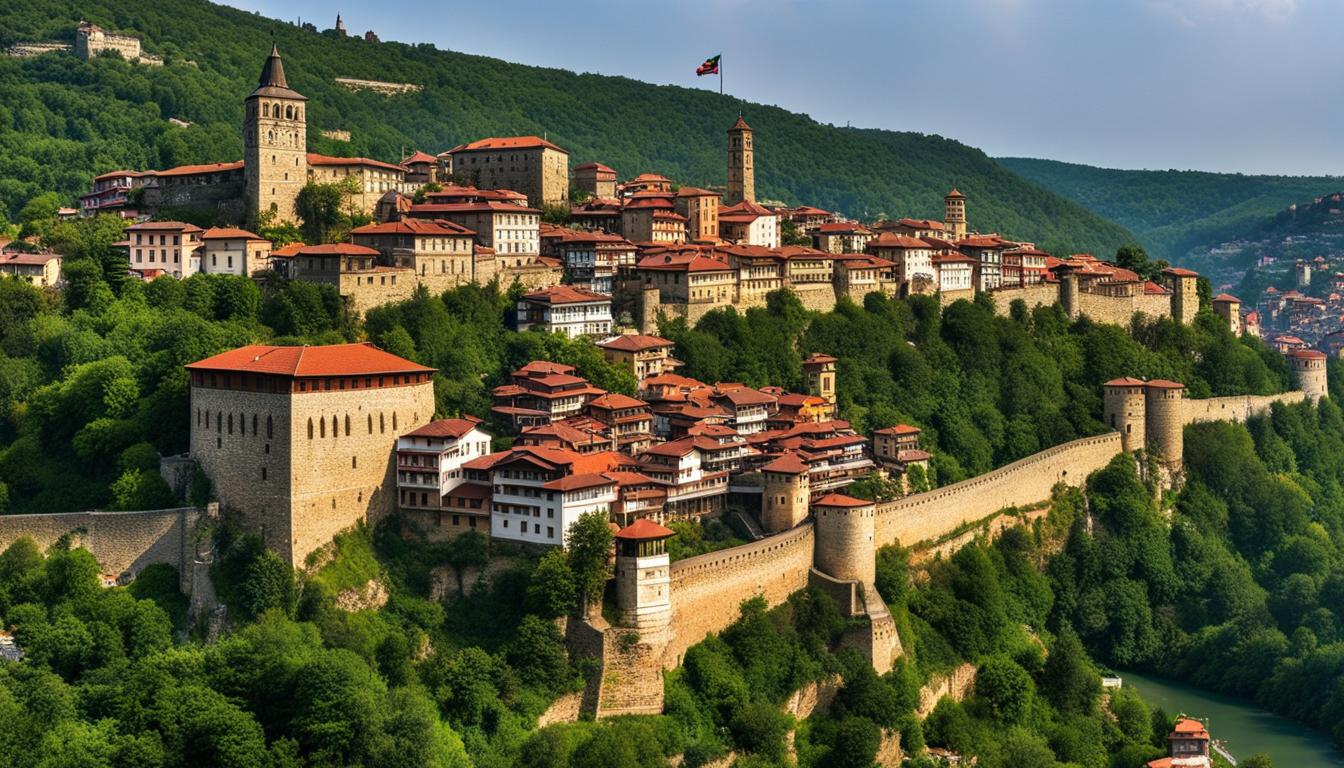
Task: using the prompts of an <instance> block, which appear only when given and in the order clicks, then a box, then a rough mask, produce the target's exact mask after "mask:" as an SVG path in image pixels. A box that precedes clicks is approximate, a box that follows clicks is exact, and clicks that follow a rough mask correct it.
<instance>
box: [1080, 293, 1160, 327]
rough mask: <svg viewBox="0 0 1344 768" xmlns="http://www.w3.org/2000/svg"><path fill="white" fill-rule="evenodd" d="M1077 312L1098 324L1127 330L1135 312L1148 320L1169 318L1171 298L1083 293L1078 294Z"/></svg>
mask: <svg viewBox="0 0 1344 768" xmlns="http://www.w3.org/2000/svg"><path fill="white" fill-rule="evenodd" d="M1078 311H1079V314H1083V315H1087V316H1088V317H1090V318H1092V319H1093V320H1095V321H1097V322H1099V323H1112V324H1114V325H1119V326H1121V327H1124V328H1128V327H1129V321H1130V320H1131V319H1133V317H1134V313H1135V312H1139V313H1141V314H1144V315H1147V316H1148V317H1150V318H1155V317H1170V316H1171V297H1170V296H1167V295H1165V294H1153V295H1148V294H1142V295H1138V296H1103V295H1101V294H1097V293H1087V292H1085V291H1084V292H1080V293H1079V294H1078Z"/></svg>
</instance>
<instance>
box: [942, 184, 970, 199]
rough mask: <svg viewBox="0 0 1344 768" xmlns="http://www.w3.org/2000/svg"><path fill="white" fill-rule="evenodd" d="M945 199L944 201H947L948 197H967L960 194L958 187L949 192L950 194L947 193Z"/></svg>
mask: <svg viewBox="0 0 1344 768" xmlns="http://www.w3.org/2000/svg"><path fill="white" fill-rule="evenodd" d="M943 197H944V199H946V198H948V197H965V195H963V194H961V192H960V191H959V190H958V189H957V188H956V187H953V188H952V191H951V192H948V193H947V194H946V195H944V196H943Z"/></svg>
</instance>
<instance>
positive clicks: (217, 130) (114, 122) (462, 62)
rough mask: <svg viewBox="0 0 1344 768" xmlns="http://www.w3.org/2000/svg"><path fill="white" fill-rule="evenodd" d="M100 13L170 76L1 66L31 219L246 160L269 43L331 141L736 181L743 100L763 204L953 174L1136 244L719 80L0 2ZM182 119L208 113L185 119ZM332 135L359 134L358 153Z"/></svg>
mask: <svg viewBox="0 0 1344 768" xmlns="http://www.w3.org/2000/svg"><path fill="white" fill-rule="evenodd" d="M81 18H87V19H89V20H91V21H94V22H96V23H98V24H101V25H103V26H104V27H105V28H108V29H114V30H119V31H126V32H133V33H135V34H137V35H138V36H140V37H141V39H142V40H143V41H144V46H145V48H146V50H148V51H149V52H152V53H155V54H160V55H162V56H164V57H165V59H166V60H167V62H168V63H167V66H164V67H141V66H133V65H130V64H127V63H125V62H122V61H120V60H118V59H117V58H115V57H111V58H104V59H102V60H98V61H94V62H89V63H85V62H81V61H79V60H77V59H75V58H74V57H73V56H70V55H68V54H48V55H45V56H42V57H38V58H34V59H13V58H3V59H0V92H3V93H4V97H3V99H2V100H0V211H8V215H9V216H10V218H11V219H12V218H14V217H15V215H16V214H17V211H18V210H19V208H20V207H21V206H22V205H23V203H24V202H25V201H26V200H27V199H28V198H30V197H32V196H33V195H35V194H37V193H40V192H44V191H47V190H53V189H54V190H57V191H59V192H61V193H62V194H64V195H68V196H70V197H71V198H72V199H73V197H74V196H75V195H77V194H79V193H80V192H82V191H85V190H86V189H87V187H88V183H89V179H90V177H91V176H93V175H94V174H96V173H100V172H103V171H107V170H111V169H114V168H120V167H131V168H164V167H170V166H173V165H178V164H184V163H196V162H207V161H229V160H235V159H237V158H239V157H241V155H242V139H241V136H240V126H241V124H242V120H243V111H242V110H243V104H242V99H243V97H244V96H245V95H246V94H247V93H248V92H250V90H251V89H252V88H253V87H254V84H255V82H256V77H257V73H258V71H259V70H260V67H261V63H262V61H263V59H264V57H265V55H266V52H267V50H268V49H269V42H270V37H271V35H272V34H274V36H275V39H276V42H277V43H278V44H279V46H280V50H281V52H282V54H283V56H284V58H285V70H286V73H287V74H288V76H289V81H290V84H291V85H292V86H293V87H295V88H296V89H297V90H298V91H300V92H301V93H303V94H305V95H307V96H308V97H309V99H311V101H310V102H309V125H308V128H309V130H308V136H309V144H310V147H311V148H312V149H314V150H316V151H321V152H326V153H331V154H342V155H364V156H369V157H374V158H378V159H382V160H396V159H399V155H400V153H401V152H402V151H403V149H404V150H407V151H409V150H410V149H413V148H421V149H424V150H427V151H432V152H438V151H442V150H443V149H447V148H449V147H452V146H454V145H456V144H458V143H460V142H463V141H467V140H470V139H475V138H480V137H482V136H489V135H501V134H502V135H510V134H538V135H541V134H547V135H548V137H549V138H550V139H551V140H552V141H554V142H557V143H559V144H560V145H561V146H564V147H566V148H567V149H569V150H570V152H571V153H572V154H571V163H572V164H578V163H582V162H586V161H589V160H600V161H602V162H605V163H607V164H609V165H612V166H613V167H615V168H616V169H617V170H618V171H619V172H620V173H621V174H622V175H623V176H625V177H630V176H633V175H635V174H637V173H640V172H643V171H654V172H659V173H664V174H668V175H670V176H672V177H674V178H676V179H679V180H681V181H683V182H685V183H689V184H716V183H717V184H721V183H723V181H724V175H725V156H724V152H725V142H726V135H725V131H726V130H727V128H728V126H729V125H731V124H732V122H733V120H734V119H735V117H736V115H737V113H738V111H739V110H741V111H742V112H743V113H744V114H745V116H746V118H747V120H748V122H750V123H751V125H752V127H753V128H755V129H756V146H757V148H758V152H757V157H756V161H757V189H758V190H759V193H760V194H761V196H762V197H764V198H777V199H780V200H783V201H785V202H788V203H791V204H797V203H803V202H806V203H809V204H813V205H819V206H821V207H823V208H827V209H830V210H839V211H843V212H845V213H847V214H850V215H855V216H864V217H872V216H877V215H879V214H882V213H890V214H895V215H908V216H920V217H927V216H938V217H941V215H942V196H943V194H945V193H946V192H947V189H948V187H949V186H951V184H952V183H953V182H954V181H955V183H956V184H957V186H958V187H959V188H960V189H961V190H962V191H963V192H965V193H966V194H967V195H968V196H969V198H970V217H971V221H972V224H973V225H974V226H976V227H978V228H980V229H982V230H997V231H1000V232H1003V233H1005V234H1008V235H1010V236H1014V237H1019V238H1024V239H1032V240H1035V241H1037V242H1038V244H1040V245H1042V246H1044V247H1051V248H1057V249H1059V250H1091V251H1095V252H1098V253H1111V252H1113V251H1114V250H1115V248H1116V247H1117V246H1119V245H1122V244H1124V243H1126V242H1130V241H1132V240H1133V238H1132V236H1131V235H1130V234H1129V233H1128V232H1126V231H1125V230H1124V229H1123V228H1122V227H1119V226H1117V225H1115V224H1113V223H1111V222H1109V221H1106V220H1105V219H1103V218H1101V217H1100V216H1097V215H1095V214H1093V213H1091V212H1089V211H1087V210H1085V209H1084V208H1083V207H1082V206H1079V205H1077V204H1075V203H1073V202H1071V201H1068V200H1066V199H1064V198H1062V197H1060V196H1058V195H1055V194H1053V193H1051V192H1048V191H1046V190H1044V189H1042V188H1040V187H1037V186H1035V185H1034V184H1031V183H1028V182H1025V181H1023V180H1022V179H1021V178H1020V177H1018V176H1017V175H1015V174H1013V173H1011V172H1010V171H1008V170H1006V169H1005V168H1004V167H1003V166H1001V165H999V164H998V163H995V162H994V161H993V160H991V159H990V158H989V157H987V156H986V155H985V154H984V153H983V152H981V151H979V150H977V149H974V148H971V147H967V146H965V145H963V144H960V143H957V142H955V141H952V140H949V139H944V138H942V137H938V136H925V135H920V134H914V133H896V132H891V131H881V130H859V129H847V128H845V129H842V128H835V127H831V126H827V125H822V124H819V123H817V122H815V121H813V120H811V119H810V118H808V117H806V116H805V115H799V114H794V113H791V112H787V111H785V110H782V109H779V108H776V107H767V106H761V105H756V104H750V103H743V102H741V101H739V100H738V99H737V98H734V97H732V96H720V95H719V94H716V93H712V92H709V91H704V90H693V89H687V88H680V87H670V86H654V85H649V84H646V83H640V82H636V81H634V80H630V79H626V78H620V77H605V76H597V75H579V74H575V73H572V72H567V71H563V70H556V69H542V68H537V67H528V66H523V65H519V64H512V63H508V62H504V61H499V60H497V59H490V58H485V57H481V56H469V55H465V54H460V53H453V52H448V51H440V50H437V49H435V48H434V47H433V46H431V45H416V46H412V45H405V44H401V43H391V42H388V43H376V44H375V43H367V42H364V41H363V40H362V39H356V38H346V39H341V38H337V37H335V36H334V35H326V34H316V33H312V32H305V31H303V30H301V29H299V28H297V27H294V26H292V25H290V24H287V23H284V22H280V21H276V20H272V19H266V18H263V17H260V16H256V15H252V14H248V13H244V12H242V11H238V10H234V9H231V8H225V7H221V6H217V5H211V4H209V3H205V2H199V1H198V0H149V1H148V2H131V1H130V0H92V1H91V2H86V3H79V4H73V3H34V2H31V0H21V1H20V2H17V3H6V4H4V6H3V7H0V46H8V45H10V44H12V43H14V42H18V41H29V40H47V39H64V40H70V39H72V37H73V34H74V26H75V24H76V23H77V22H78V21H79V20H80V19H81ZM341 76H346V77H357V78H368V79H377V80H386V81H395V82H410V83H417V84H422V85H423V86H424V90H423V91H421V92H419V93H412V94H406V95H401V96H393V97H386V96H379V95H376V94H372V93H368V92H360V93H352V92H349V91H346V90H344V89H342V88H340V87H338V86H337V85H335V84H334V82H333V78H335V77H341ZM169 117H176V118H179V119H182V120H186V121H190V122H191V123H193V125H192V126H190V127H189V128H177V127H173V126H171V125H170V124H169V123H168V122H167V119H168V118H169ZM324 129H341V130H348V131H350V132H351V134H352V139H351V141H350V142H349V143H348V144H347V143H344V142H336V141H332V140H329V139H325V138H323V137H322V136H321V132H322V130H324Z"/></svg>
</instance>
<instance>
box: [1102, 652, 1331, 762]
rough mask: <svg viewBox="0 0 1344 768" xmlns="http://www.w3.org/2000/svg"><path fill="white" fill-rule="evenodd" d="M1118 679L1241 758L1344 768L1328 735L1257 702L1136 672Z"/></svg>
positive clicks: (1150, 702)
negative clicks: (1190, 720) (1204, 727)
mask: <svg viewBox="0 0 1344 768" xmlns="http://www.w3.org/2000/svg"><path fill="white" fill-rule="evenodd" d="M1120 677H1121V678H1123V680H1124V684H1125V685H1126V686H1129V687H1133V688H1135V689H1136V690H1138V692H1139V695H1140V696H1142V697H1143V700H1144V701H1146V702H1148V704H1149V706H1153V707H1161V708H1162V709H1163V710H1165V711H1166V713H1167V714H1168V715H1172V716H1174V715H1177V714H1179V713H1185V714H1186V715H1189V716H1190V717H1197V718H1199V719H1201V720H1204V721H1205V722H1206V723H1208V727H1209V733H1210V734H1211V735H1212V736H1213V738H1215V739H1219V740H1221V741H1222V742H1223V743H1224V745H1225V746H1226V747H1227V750H1228V751H1229V752H1231V753H1232V756H1233V757H1235V758H1237V759H1238V760H1244V759H1246V758H1248V757H1250V756H1251V755H1253V754H1255V753H1257V752H1264V753H1265V754H1267V755H1269V756H1270V757H1271V758H1273V760H1274V765H1276V766H1278V768H1337V767H1338V766H1344V754H1341V753H1339V752H1337V751H1335V748H1334V746H1333V745H1332V744H1331V742H1330V738H1329V737H1328V736H1326V735H1325V734H1323V733H1321V732H1320V731H1316V730H1313V729H1311V728H1308V727H1307V726H1305V725H1302V724H1301V723H1299V722H1297V721H1296V720H1289V719H1288V718H1286V717H1279V716H1278V715H1275V714H1271V713H1270V712H1267V711H1265V710H1263V709H1261V708H1260V707H1258V706H1256V705H1255V704H1254V703H1253V702H1248V701H1246V700H1244V699H1236V698H1232V697H1230V696H1223V695H1221V694H1217V693H1210V692H1208V691H1204V690H1201V689H1199V688H1195V687H1193V686H1189V685H1186V684H1184V683H1177V682H1173V681H1171V680H1163V679H1161V678H1155V677H1148V676H1146V675H1138V674H1135V673H1133V672H1121V673H1120Z"/></svg>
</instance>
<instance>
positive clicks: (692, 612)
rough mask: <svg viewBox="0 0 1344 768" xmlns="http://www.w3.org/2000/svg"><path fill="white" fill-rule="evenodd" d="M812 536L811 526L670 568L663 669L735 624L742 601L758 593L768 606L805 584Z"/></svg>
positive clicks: (806, 525)
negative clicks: (671, 632)
mask: <svg viewBox="0 0 1344 768" xmlns="http://www.w3.org/2000/svg"><path fill="white" fill-rule="evenodd" d="M814 536H815V533H814V531H813V528H812V523H810V522H807V523H804V524H802V525H800V526H798V527H797V528H794V529H793V530H790V531H786V532H784V533H781V534H778V535H776V536H770V537H767V538H764V539H761V540H760V541H754V542H752V543H750V544H743V545H741V546H737V547H732V548H731V549H723V550H719V551H718V552H710V553H708V554H704V555H698V556H696V557H688V558H686V559H685V560H678V561H677V562H675V563H673V564H672V611H673V615H672V626H673V628H674V632H675V635H674V637H673V638H672V640H671V641H670V642H669V643H668V647H667V651H666V652H665V653H664V655H663V666H664V667H665V668H672V667H676V666H678V665H680V664H681V657H682V655H683V654H684V653H685V652H686V649H687V648H690V647H691V646H692V645H695V644H696V643H698V642H700V641H701V640H703V639H704V638H705V636H706V635H708V634H709V633H711V632H718V631H719V630H721V629H723V628H724V627H727V626H728V625H729V624H732V623H733V622H734V621H736V620H737V617H738V615H739V610H738V608H739V606H741V604H742V601H743V600H747V599H749V598H752V597H755V596H756V595H762V596H764V597H765V601H766V602H767V603H769V604H770V605H771V606H774V605H778V604H779V603H782V602H784V600H786V599H787V598H788V596H789V595H791V594H793V593H794V592H797V591H798V590H800V589H803V588H805V587H806V586H807V579H808V573H809V572H810V571H811V570H812V548H813V546H814Z"/></svg>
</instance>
